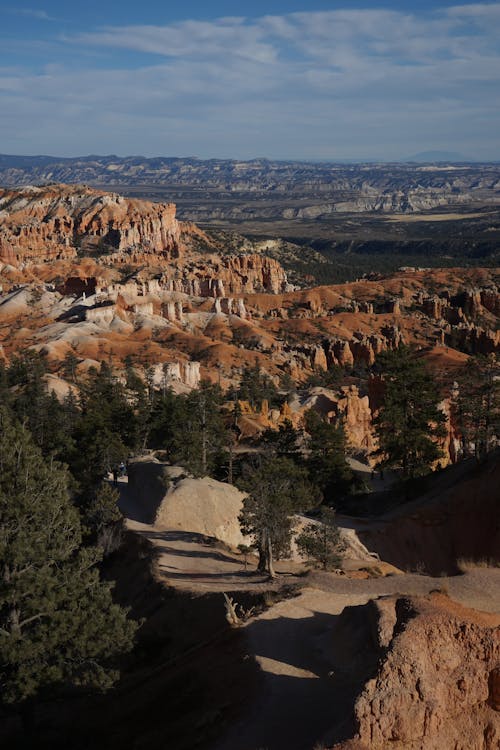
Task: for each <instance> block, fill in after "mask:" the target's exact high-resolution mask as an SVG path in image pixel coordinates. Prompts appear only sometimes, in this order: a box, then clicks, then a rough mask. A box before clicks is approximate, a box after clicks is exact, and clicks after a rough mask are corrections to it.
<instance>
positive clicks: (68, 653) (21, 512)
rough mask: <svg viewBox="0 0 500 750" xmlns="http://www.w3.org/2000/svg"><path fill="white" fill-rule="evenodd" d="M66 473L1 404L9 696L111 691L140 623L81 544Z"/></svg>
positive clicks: (3, 639) (1, 668) (2, 665)
mask: <svg viewBox="0 0 500 750" xmlns="http://www.w3.org/2000/svg"><path fill="white" fill-rule="evenodd" d="M67 483H68V478H67V474H66V472H65V471H64V470H63V469H62V468H61V467H60V466H59V465H58V464H56V463H54V462H52V463H48V462H47V461H46V460H44V459H43V457H42V454H41V452H40V450H39V449H38V448H37V447H36V446H35V445H34V443H33V441H32V439H31V437H30V435H29V433H28V431H27V430H26V429H25V428H23V427H21V426H20V425H19V424H17V423H16V422H14V421H13V420H12V419H11V418H10V417H9V415H8V414H7V412H6V411H5V409H3V410H1V411H0V581H1V583H0V685H1V699H2V701H3V702H4V703H13V704H20V703H22V702H23V701H26V700H27V699H29V698H31V697H33V696H35V695H37V694H39V693H40V692H41V691H42V690H44V689H45V688H49V687H51V686H55V685H58V684H62V685H69V684H73V685H85V686H90V687H94V688H98V689H103V690H105V689H107V688H109V687H110V686H111V685H112V684H113V682H114V681H115V680H116V678H117V675H118V673H117V671H116V669H115V666H116V664H115V657H117V656H118V655H119V654H120V653H122V652H125V651H128V650H129V649H130V648H131V646H132V640H133V636H134V632H135V629H136V625H135V623H133V622H132V621H130V620H128V619H127V617H126V613H125V611H124V610H122V609H121V608H120V607H118V606H117V605H115V604H113V602H112V599H111V593H110V585H109V584H107V583H103V582H101V581H100V580H99V573H98V569H97V567H96V564H97V562H98V560H99V554H98V552H97V550H95V549H92V548H83V547H82V534H81V529H80V521H79V516H78V512H77V510H76V509H75V508H74V507H73V506H72V505H71V503H70V501H69V497H68V489H67Z"/></svg>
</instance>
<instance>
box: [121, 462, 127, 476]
mask: <svg viewBox="0 0 500 750" xmlns="http://www.w3.org/2000/svg"><path fill="white" fill-rule="evenodd" d="M119 468H120V476H121V477H124V476H126V474H127V467H126V466H125V464H124V463H123V461H122V462H121V463H120V467H119Z"/></svg>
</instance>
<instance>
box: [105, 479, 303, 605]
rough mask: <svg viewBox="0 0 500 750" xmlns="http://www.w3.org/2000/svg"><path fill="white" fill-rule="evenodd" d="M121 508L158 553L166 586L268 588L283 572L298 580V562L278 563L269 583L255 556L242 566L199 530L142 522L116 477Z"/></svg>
mask: <svg viewBox="0 0 500 750" xmlns="http://www.w3.org/2000/svg"><path fill="white" fill-rule="evenodd" d="M118 486H119V489H120V509H121V511H122V513H123V514H124V516H125V517H126V527H127V529H129V530H130V531H134V532H136V533H137V534H140V535H141V536H143V537H145V538H146V539H148V540H149V541H150V542H151V544H152V545H153V547H154V549H155V552H156V553H157V559H156V563H157V571H158V573H159V574H160V576H161V578H162V580H163V581H164V582H165V584H166V585H168V586H174V587H176V588H180V589H185V590H186V589H187V590H189V591H195V592H197V593H201V592H208V591H234V590H242V591H244V590H249V591H259V590H261V589H262V590H264V589H265V590H269V589H272V588H280V587H281V586H282V585H283V576H286V578H287V579H290V582H292V581H294V580H298V579H297V578H296V576H294V573H295V572H296V571H298V570H299V569H300V567H301V566H299V565H297V564H294V563H292V562H288V561H286V562H282V563H277V565H276V567H277V570H278V571H279V572H280V573H281V576H282V577H281V580H279V581H276V583H275V584H270V583H269V580H268V578H267V576H263V575H261V574H259V573H257V572H255V558H254V557H251V558H250V557H249V560H248V567H247V569H245V563H244V558H243V556H242V555H238V554H235V553H233V552H231V551H227V550H225V549H221V548H219V547H217V546H214V545H213V544H211V543H207V541H205V540H204V538H203V537H202V536H200V535H199V534H193V533H190V532H184V531H178V530H170V529H164V528H161V527H159V526H155V525H154V524H150V523H145V522H144V517H143V516H144V512H143V510H142V508H141V506H140V504H139V503H138V502H136V500H135V498H134V496H133V493H132V492H130V491H129V487H128V482H127V479H126V478H121V479H119V483H118Z"/></svg>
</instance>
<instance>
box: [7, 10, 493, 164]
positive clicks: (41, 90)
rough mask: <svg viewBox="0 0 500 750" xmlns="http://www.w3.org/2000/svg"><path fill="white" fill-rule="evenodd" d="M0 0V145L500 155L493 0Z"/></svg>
mask: <svg viewBox="0 0 500 750" xmlns="http://www.w3.org/2000/svg"><path fill="white" fill-rule="evenodd" d="M110 6H111V4H110V3H106V2H103V1H102V0H101V2H97V1H96V0H87V1H86V2H84V3H68V2H67V0H65V2H61V1H60V0H52V1H50V0H49V1H47V2H43V1H41V2H30V1H29V0H27V2H26V4H24V3H23V0H17V3H16V2H9V0H0V152H1V153H17V154H39V153H45V154H55V155H61V156H71V155H83V154H88V153H97V154H109V153H117V154H120V155H127V154H143V155H146V156H153V155H167V156H175V155H177V156H187V155H195V156H200V157H235V158H253V157H258V156H267V157H269V158H282V159H287V158H297V159H333V160H334V159H359V160H363V159H380V160H393V159H400V158H404V157H406V156H409V155H411V154H414V153H416V152H419V151H425V150H446V151H456V152H459V153H462V154H464V155H465V156H466V157H469V158H477V159H485V160H486V159H497V160H498V159H500V2H489V3H488V2H484V3H483V2H476V3H467V4H459V3H456V2H446V1H444V0H443V1H441V2H433V1H431V0H421V1H420V2H418V3H417V2H404V0H402V1H400V2H378V1H377V0H375V1H374V2H363V1H362V0H360V1H359V2H349V1H348V0H344V2H323V1H322V0H317V1H316V2H315V0H309V1H308V2H306V0H281V1H278V0H275V1H273V0H268V2H260V1H259V0H255V1H254V2H252V3H244V2H240V3H236V2H229V1H228V0H226V1H223V0H220V2H210V3H208V2H194V1H192V0H186V1H185V2H182V3H181V2H176V3H172V2H165V1H163V2H160V1H158V2H151V1H149V0H143V2H139V3H138V2H137V0H134V2H132V1H131V0H124V1H123V2H120V4H116V5H115V7H114V8H113V7H110Z"/></svg>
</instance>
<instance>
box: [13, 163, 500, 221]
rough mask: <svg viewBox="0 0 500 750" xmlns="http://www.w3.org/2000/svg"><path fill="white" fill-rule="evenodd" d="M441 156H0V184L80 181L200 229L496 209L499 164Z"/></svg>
mask: <svg viewBox="0 0 500 750" xmlns="http://www.w3.org/2000/svg"><path fill="white" fill-rule="evenodd" d="M449 155H450V154H448V156H449ZM424 156H426V157H432V158H426V159H425V160H424V159H423V157H424ZM444 156H445V152H438V151H432V152H427V153H426V154H417V155H415V156H414V157H413V159H414V160H417V159H418V160H419V163H418V164H417V163H415V164H410V163H401V164H373V163H360V164H345V163H344V164H334V163H311V162H297V161H288V162H285V161H271V160H269V159H253V160H251V161H238V160H235V159H207V160H203V159H198V158H195V157H186V158H180V157H152V158H146V157H143V156H127V157H119V156H115V155H109V156H96V155H89V156H82V157H74V158H68V157H65V158H59V157H52V156H43V155H40V156H13V155H0V186H1V185H3V186H5V187H15V186H23V185H36V184H38V185H40V184H47V183H50V182H57V183H70V184H71V183H81V184H88V185H92V186H97V187H104V188H106V189H108V190H115V191H117V192H124V193H126V194H127V195H130V196H137V197H143V198H148V199H152V200H157V201H173V202H175V203H177V205H178V208H179V215H180V216H181V218H184V219H192V220H194V221H201V222H203V221H207V222H213V221H218V220H231V221H233V220H234V221H241V220H244V221H248V220H250V221H253V220H255V219H263V220H268V219H273V220H274V219H277V218H280V219H283V220H294V219H306V220H317V219H322V218H325V217H328V216H330V215H332V214H337V213H367V212H368V213H371V212H376V213H415V212H419V211H429V210H432V209H435V208H440V209H441V208H442V209H446V207H450V206H464V205H472V204H474V205H478V204H479V205H486V204H489V205H491V204H500V164H471V163H468V164H460V163H457V164H450V161H453V160H451V159H444V158H443V157H444ZM453 156H455V157H456V156H459V155H457V154H454V155H453ZM438 157H439V158H438ZM420 160H422V161H425V164H422V163H421V161H420ZM437 162H438V163H437Z"/></svg>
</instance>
